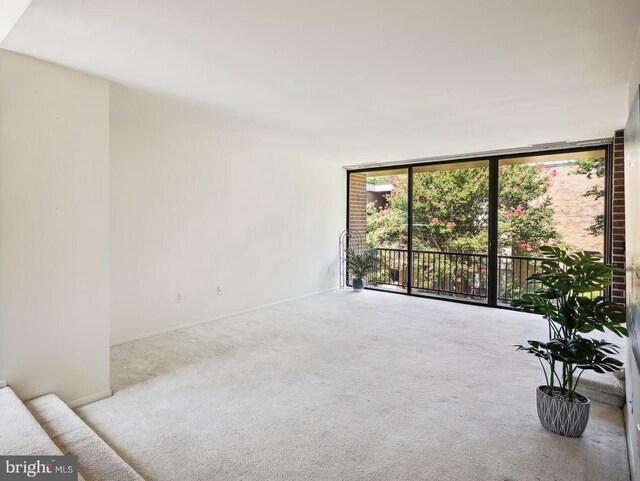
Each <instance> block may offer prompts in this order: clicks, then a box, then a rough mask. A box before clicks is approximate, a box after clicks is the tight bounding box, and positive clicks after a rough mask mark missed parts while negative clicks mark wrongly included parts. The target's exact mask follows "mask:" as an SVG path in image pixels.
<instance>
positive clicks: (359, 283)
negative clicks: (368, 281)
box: [351, 278, 364, 292]
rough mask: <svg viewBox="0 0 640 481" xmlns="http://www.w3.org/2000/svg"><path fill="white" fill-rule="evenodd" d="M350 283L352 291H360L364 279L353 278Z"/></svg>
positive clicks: (362, 287)
mask: <svg viewBox="0 0 640 481" xmlns="http://www.w3.org/2000/svg"><path fill="white" fill-rule="evenodd" d="M351 285H352V286H353V290H354V291H356V292H360V291H361V290H362V289H364V280H362V279H356V278H354V279H353V281H352V282H351Z"/></svg>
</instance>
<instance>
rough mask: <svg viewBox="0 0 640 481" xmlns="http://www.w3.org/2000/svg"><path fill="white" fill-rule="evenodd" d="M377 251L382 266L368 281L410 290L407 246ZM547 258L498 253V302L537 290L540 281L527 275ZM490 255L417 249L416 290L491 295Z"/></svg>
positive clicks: (413, 285) (468, 296)
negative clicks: (489, 292) (489, 290)
mask: <svg viewBox="0 0 640 481" xmlns="http://www.w3.org/2000/svg"><path fill="white" fill-rule="evenodd" d="M371 250H372V251H375V252H377V255H378V260H379V263H378V267H377V269H376V270H375V271H374V272H372V273H371V274H370V275H369V279H368V283H369V284H373V285H377V286H383V287H384V286H389V287H392V288H395V289H406V288H407V286H408V285H409V281H410V280H409V269H408V264H409V253H408V251H407V250H405V249H387V248H377V249H371ZM543 260H544V259H542V258H538V257H524V256H505V255H500V256H498V284H497V290H498V295H497V297H498V302H500V303H504V304H509V303H510V302H511V300H512V299H516V298H518V297H520V296H521V295H522V294H523V293H525V292H533V291H535V289H537V288H538V287H540V286H539V285H537V284H538V283H528V282H527V277H529V276H530V275H531V274H533V273H534V272H540V269H541V262H542V261H543ZM488 261H489V256H488V255H487V254H468V253H461V252H445V251H421V250H414V251H413V265H412V267H413V269H412V270H413V276H412V277H413V278H412V279H411V289H412V291H414V292H418V293H425V294H434V295H438V296H452V297H462V298H466V299H476V300H482V299H486V298H487V295H488V284H489V277H488Z"/></svg>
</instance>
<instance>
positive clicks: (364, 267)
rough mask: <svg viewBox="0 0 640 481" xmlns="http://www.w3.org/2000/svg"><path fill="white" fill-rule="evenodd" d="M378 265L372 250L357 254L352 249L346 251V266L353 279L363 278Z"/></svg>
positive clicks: (376, 257)
mask: <svg viewBox="0 0 640 481" xmlns="http://www.w3.org/2000/svg"><path fill="white" fill-rule="evenodd" d="M377 267H378V256H377V255H376V254H375V253H374V252H365V253H364V254H358V253H357V252H355V251H354V250H352V249H349V250H348V251H347V268H348V269H349V271H350V272H351V274H352V275H353V277H354V278H355V279H364V278H365V277H366V276H367V274H369V273H370V272H372V271H374V270H375V269H376V268H377Z"/></svg>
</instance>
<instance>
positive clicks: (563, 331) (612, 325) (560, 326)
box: [512, 246, 627, 437]
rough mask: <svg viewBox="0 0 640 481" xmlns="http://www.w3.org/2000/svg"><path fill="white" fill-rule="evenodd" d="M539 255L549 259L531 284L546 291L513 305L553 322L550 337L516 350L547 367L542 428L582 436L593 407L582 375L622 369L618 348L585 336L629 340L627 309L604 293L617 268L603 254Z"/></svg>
mask: <svg viewBox="0 0 640 481" xmlns="http://www.w3.org/2000/svg"><path fill="white" fill-rule="evenodd" d="M540 251H541V252H542V253H543V255H544V256H545V257H546V260H544V261H542V263H541V272H538V273H535V274H533V275H531V276H529V277H528V279H527V280H528V281H529V282H530V283H531V282H535V283H537V284H538V285H541V286H542V287H540V288H539V289H537V290H536V291H535V293H531V294H523V295H522V297H521V298H520V299H516V300H514V301H513V302H512V306H513V307H515V308H516V309H518V310H521V311H525V312H532V313H535V314H541V315H542V316H543V317H544V319H545V320H546V321H547V323H548V328H549V331H548V332H549V336H548V337H549V338H548V340H545V341H532V340H530V341H528V346H526V347H525V346H521V345H518V346H516V347H517V349H518V350H520V351H525V352H528V353H530V354H533V355H534V356H536V357H537V358H538V360H539V361H540V364H541V365H542V369H543V371H544V375H545V379H546V383H545V385H543V386H540V387H538V389H537V391H536V400H537V408H538V418H539V419H540V422H541V423H542V425H543V426H544V427H545V428H546V429H548V430H549V431H551V432H554V433H556V434H561V435H563V436H568V437H578V436H580V435H581V434H582V433H583V431H584V429H585V428H586V426H587V422H588V420H589V407H590V404H591V402H590V400H589V399H588V398H587V397H586V396H583V395H582V394H580V393H579V392H577V391H576V389H577V387H578V383H579V381H580V376H581V375H582V373H583V372H584V370H586V369H591V370H593V371H595V372H598V373H604V372H611V371H617V370H619V369H620V368H621V367H622V362H621V361H619V360H618V359H616V358H615V357H613V356H615V355H616V354H618V352H619V348H618V346H616V345H615V344H611V343H609V342H607V341H604V340H597V339H592V338H587V337H583V336H584V335H586V334H588V333H590V332H592V331H600V332H604V331H605V329H608V330H610V331H611V332H613V333H615V334H617V335H618V336H620V337H622V336H626V335H627V329H626V327H624V326H623V324H624V322H625V311H624V309H623V308H622V307H621V306H619V305H617V304H615V303H614V302H611V301H609V300H606V299H605V298H604V297H603V295H602V294H603V293H604V290H605V289H606V287H608V286H610V285H611V283H612V277H613V271H614V268H613V267H612V266H610V265H607V264H604V263H602V257H601V256H600V255H599V254H597V253H595V252H586V251H583V252H576V253H568V252H567V251H564V250H562V249H560V248H557V247H548V246H545V247H541V248H540Z"/></svg>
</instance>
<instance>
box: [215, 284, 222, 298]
mask: <svg viewBox="0 0 640 481" xmlns="http://www.w3.org/2000/svg"><path fill="white" fill-rule="evenodd" d="M216 293H217V294H218V295H219V296H221V295H222V287H220V286H218V288H217V289H216Z"/></svg>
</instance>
